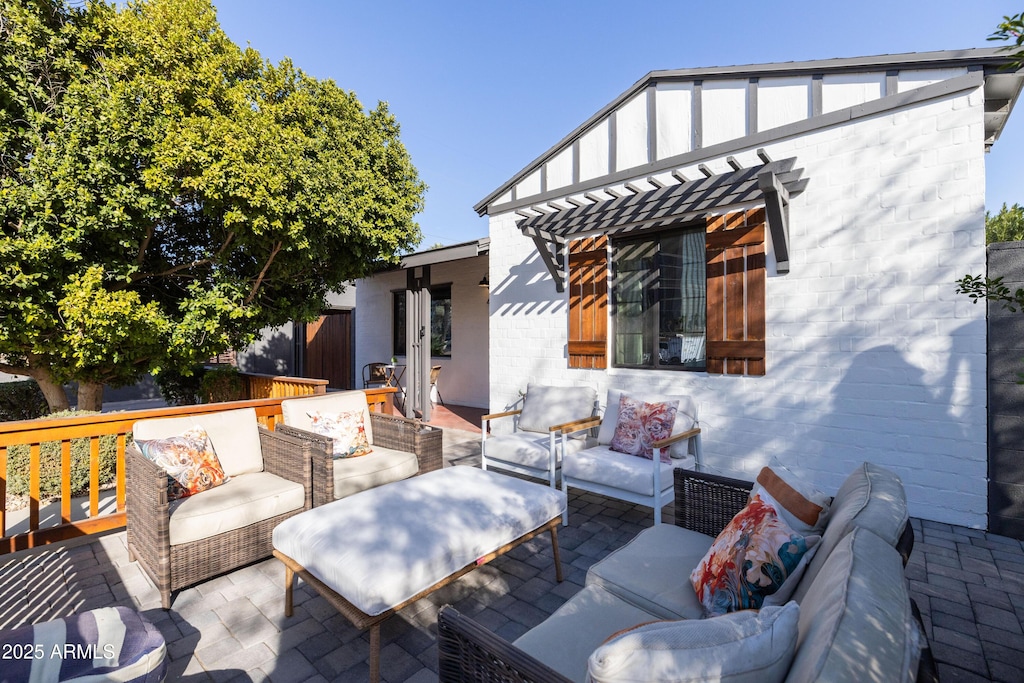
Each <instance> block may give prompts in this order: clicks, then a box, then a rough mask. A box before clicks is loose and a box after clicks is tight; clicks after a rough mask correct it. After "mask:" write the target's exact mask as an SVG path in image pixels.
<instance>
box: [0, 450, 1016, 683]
mask: <svg viewBox="0 0 1024 683" xmlns="http://www.w3.org/2000/svg"><path fill="white" fill-rule="evenodd" d="M478 438H479V437H478V436H475V435H470V437H466V438H462V439H458V438H455V437H449V435H448V434H447V433H446V443H445V459H446V463H448V464H455V463H462V464H472V463H473V462H474V460H475V459H476V458H475V455H476V454H475V453H474V450H473V446H474V442H475V440H476V439H478ZM476 443H478V442H476ZM478 451H479V449H478V448H477V451H476V453H478ZM569 504H570V511H571V512H570V525H569V527H568V528H562V529H561V530H560V531H559V546H560V548H561V551H562V562H563V565H564V569H565V581H564V582H563V583H561V584H559V583H556V581H555V577H554V569H553V567H552V564H553V559H552V555H551V544H550V539H549V537H547V536H543V537H539V538H537V539H534V540H532V541H530V542H528V543H526V544H523V545H522V546H520V547H518V548H516V549H515V550H513V551H512V552H510V553H508V554H507V555H505V556H503V557H500V558H498V559H497V560H495V561H493V562H491V563H490V564H488V565H485V566H483V567H480V568H479V569H477V570H476V571H473V572H471V573H470V574H467V575H466V576H465V577H463V578H462V579H460V580H459V581H457V582H455V583H453V584H451V585H450V586H448V587H446V588H444V589H442V590H440V591H438V592H436V593H434V594H433V595H431V596H429V597H427V598H424V599H423V600H420V601H419V602H417V603H415V604H414V605H411V606H410V607H408V608H406V609H404V610H402V612H400V613H399V614H397V615H395V616H393V617H392V618H391V619H389V620H388V621H387V622H385V624H384V626H383V627H382V633H381V636H382V644H383V647H382V651H381V659H382V665H381V673H382V677H383V679H384V680H385V681H389V682H397V681H413V682H416V683H419V682H425V681H432V680H436V678H437V677H436V674H435V672H436V669H437V650H436V645H435V639H434V630H435V624H436V618H437V611H438V609H439V608H440V606H441V605H444V604H446V603H450V604H453V605H455V606H456V607H457V608H458V609H459V610H460V611H461V612H463V613H465V614H469V615H472V616H473V617H474V618H475V619H476V620H477V621H478V622H480V623H481V624H482V625H484V626H485V627H487V628H489V629H491V630H493V631H495V632H497V633H498V634H500V635H502V636H503V637H505V638H506V639H508V640H513V639H515V638H517V637H518V636H520V635H521V634H522V633H524V632H526V631H527V630H529V629H530V628H532V627H533V626H535V625H536V624H538V623H540V622H541V621H543V620H544V619H545V618H546V617H547V616H548V615H549V614H551V613H552V612H553V611H555V610H556V609H557V608H558V607H559V606H560V605H561V604H562V603H564V602H565V601H566V600H567V599H569V598H570V597H572V595H574V594H575V593H576V591H578V590H580V589H581V588H582V587H583V583H584V580H585V577H586V572H587V569H588V568H589V567H590V566H591V565H592V564H593V563H594V562H596V561H598V560H599V559H601V558H602V557H604V556H605V555H607V554H608V553H609V552H611V551H612V550H614V549H615V548H618V547H619V546H621V545H623V544H624V543H626V542H627V541H628V540H629V539H631V538H633V536H635V535H636V534H637V533H638V532H639V531H640V530H641V529H642V528H644V527H647V526H650V525H651V524H652V523H653V517H652V515H651V512H650V510H649V509H648V508H643V507H639V506H634V505H630V504H626V503H622V502H619V501H613V500H609V499H606V498H603V497H601V496H597V495H594V494H586V493H580V492H576V493H572V495H571V496H570V501H569ZM665 515H666V518H667V520H666V521H669V522H670V521H671V519H672V517H671V509H670V508H668V507H667V508H665ZM913 525H914V531H915V535H916V538H917V543H916V545H915V548H914V554H913V557H912V558H911V561H910V564H909V565H908V567H907V578H908V579H909V581H910V587H911V592H912V593H913V595H914V598H915V599H916V601H917V602H918V604H919V606H920V607H921V610H922V613H923V616H924V622H925V628H926V631H927V633H928V637H929V640H930V641H931V643H932V647H933V652H934V655H935V658H936V660H937V662H938V666H939V673H940V676H941V678H942V680H943V681H944V682H946V683H948V682H950V681H1006V682H1009V681H1022V680H1024V671H1022V667H1021V663H1022V662H1024V631H1022V624H1024V548H1022V545H1021V542H1020V541H1016V540H1012V539H1008V538H1004V537H1000V536H995V535H992V534H987V533H984V532H981V531H976V530H973V529H965V528H963V527H954V526H950V525H946V524H938V523H934V522H928V521H924V522H922V521H921V520H916V519H915V520H913ZM283 577H284V571H283V569H282V567H281V565H280V563H279V562H277V560H274V559H269V560H265V561H263V562H260V563H257V564H255V565H251V566H249V567H246V568H244V569H240V570H238V571H235V572H232V573H230V574H227V575H225V576H221V577H218V578H216V579H213V580H210V581H206V582H204V583H202V584H200V585H198V586H195V587H193V588H189V589H186V590H184V591H181V592H180V593H179V594H178V595H177V597H176V599H175V601H174V604H173V606H172V609H171V610H170V611H166V612H165V611H164V610H162V609H160V604H159V602H160V601H159V595H158V593H157V591H156V589H155V588H153V586H152V585H151V584H150V582H149V580H148V578H147V577H146V576H145V575H143V573H142V572H141V570H140V569H139V567H138V565H137V564H135V563H131V562H129V561H128V553H127V550H126V546H125V536H124V533H123V532H121V533H117V534H113V535H109V536H104V537H102V538H98V539H95V540H93V541H92V542H89V543H85V544H82V545H78V546H61V547H53V548H48V549H44V550H42V551H36V552H33V553H31V554H29V555H24V554H22V555H15V556H10V557H7V558H0V628H9V627H12V626H17V625H21V624H26V623H36V622H39V621H44V620H46V619H50V618H53V617H58V616H66V615H68V614H71V613H74V612H78V611H82V610H86V609H92V608H95V607H101V606H107V605H126V606H130V607H134V608H136V609H139V610H141V611H142V612H143V613H144V614H145V615H146V616H147V617H148V618H149V619H150V620H152V621H153V622H154V623H155V624H156V625H157V626H158V627H159V629H160V631H161V632H162V633H163V635H164V637H165V638H166V640H167V643H168V654H169V658H170V675H169V676H168V681H179V680H180V681H188V682H195V683H198V682H199V681H266V680H269V681H275V682H284V681H348V680H351V681H365V680H367V678H368V675H369V669H368V666H367V663H366V661H367V656H368V654H369V637H368V634H367V633H365V632H361V631H359V630H357V629H356V628H354V627H353V626H352V625H351V624H349V623H348V621H347V620H346V619H345V618H344V617H342V616H340V615H339V614H338V613H337V612H336V611H335V610H334V609H333V608H332V607H330V606H329V605H328V604H327V603H326V602H325V601H324V600H323V599H322V598H320V597H319V596H317V595H316V594H315V593H314V592H313V591H311V590H309V589H308V588H307V587H305V586H304V585H302V586H300V587H299V588H298V589H297V590H296V593H295V603H296V606H295V614H294V616H292V617H290V618H286V617H285V616H284V591H283V584H284V578H283Z"/></svg>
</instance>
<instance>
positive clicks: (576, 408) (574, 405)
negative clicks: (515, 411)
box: [519, 384, 597, 434]
mask: <svg viewBox="0 0 1024 683" xmlns="http://www.w3.org/2000/svg"><path fill="white" fill-rule="evenodd" d="M596 401H597V392H595V391H594V390H593V389H591V388H590V387H550V386H545V385H543V384H530V385H528V386H527V387H526V398H525V399H524V400H523V412H522V413H520V415H519V429H520V430H521V431H524V432H543V433H544V434H547V433H548V428H549V427H552V426H554V425H559V424H565V423H566V422H572V421H573V420H582V419H584V418H587V417H590V416H591V415H593V414H594V403H595V402H596Z"/></svg>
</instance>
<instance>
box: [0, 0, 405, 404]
mask: <svg viewBox="0 0 1024 683" xmlns="http://www.w3.org/2000/svg"><path fill="white" fill-rule="evenodd" d="M424 192H425V186H424V185H423V183H422V182H421V181H420V180H419V178H418V175H417V173H416V170H415V168H414V167H413V166H412V163H411V161H410V159H409V155H408V153H407V151H406V149H405V148H404V146H403V145H402V144H401V141H400V139H399V126H398V123H397V122H396V120H395V118H394V117H393V116H392V115H391V114H390V113H389V111H388V108H387V105H386V104H383V103H380V104H378V105H377V107H376V108H374V109H372V110H365V109H364V108H363V106H362V105H361V104H360V102H359V100H358V99H357V98H356V96H355V94H354V93H352V92H348V91H345V90H343V89H341V88H339V87H338V86H337V85H336V84H335V83H334V82H333V81H330V80H317V79H314V78H311V77H309V76H307V75H306V74H304V73H303V72H302V71H301V70H299V69H297V68H296V67H295V66H294V65H293V64H292V63H291V62H289V61H288V60H284V61H283V62H281V63H280V64H271V63H269V62H265V61H264V60H262V59H261V57H260V55H259V54H258V53H257V52H256V51H255V50H253V49H252V48H246V49H242V48H240V47H238V46H237V45H235V44H234V43H232V42H231V41H230V40H229V39H228V37H227V36H226V35H225V34H224V32H223V31H222V30H221V28H220V26H219V25H218V23H217V18H216V12H215V10H214V8H213V6H212V5H211V4H210V2H209V0H129V2H127V3H120V4H108V3H105V2H102V1H98V0H90V1H89V2H87V3H86V4H85V5H84V6H78V5H77V3H76V4H75V5H72V4H69V3H68V2H65V1H64V0H0V231H2V234H0V371H5V372H10V373H15V374H20V375H27V376H29V377H32V378H34V379H35V380H36V381H37V382H38V384H39V386H40V388H41V389H42V391H43V393H44V395H45V396H46V399H47V402H48V404H49V406H50V408H51V410H60V409H63V408H66V407H67V400H66V398H65V396H64V392H63V390H62V385H63V383H65V382H67V381H70V380H77V381H78V383H79V408H82V409H98V408H99V406H100V404H101V401H102V387H103V385H112V386H118V385H124V384H128V383H131V382H133V381H136V379H137V378H138V377H139V376H140V375H142V374H143V373H145V372H147V371H153V372H157V373H158V372H159V371H160V370H161V369H162V368H190V367H192V366H193V365H194V364H195V363H197V362H202V361H204V360H205V359H207V358H210V357H211V356H213V355H216V354H217V353H221V352H223V351H225V350H226V349H228V348H231V347H240V346H244V345H246V344H247V343H249V342H250V341H251V339H252V338H253V337H254V335H255V333H256V332H257V331H258V330H259V329H261V328H263V327H266V326H272V325H281V324H284V323H286V322H287V321H289V320H310V319H313V318H314V317H315V316H316V315H317V314H318V313H319V311H320V310H321V309H322V307H323V305H324V298H325V296H326V294H327V293H328V292H329V291H331V290H337V289H340V288H341V287H342V283H343V282H345V281H348V280H352V279H355V278H359V277H363V276H365V275H367V274H369V273H370V272H372V271H373V270H374V269H375V268H377V267H379V266H380V265H381V264H383V263H395V262H397V258H398V257H397V254H399V253H402V252H406V251H409V250H411V249H413V248H414V247H415V246H416V244H418V243H419V241H420V233H419V228H418V226H417V225H416V223H415V222H414V221H413V216H414V215H415V214H416V213H417V212H418V211H420V210H421V209H422V202H423V194H424ZM186 371H187V370H186Z"/></svg>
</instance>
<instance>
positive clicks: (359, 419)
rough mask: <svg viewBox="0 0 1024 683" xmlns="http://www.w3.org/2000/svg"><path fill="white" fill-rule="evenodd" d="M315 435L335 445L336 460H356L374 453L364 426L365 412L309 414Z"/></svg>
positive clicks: (347, 411)
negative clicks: (326, 438)
mask: <svg viewBox="0 0 1024 683" xmlns="http://www.w3.org/2000/svg"><path fill="white" fill-rule="evenodd" d="M309 419H310V421H311V424H312V428H313V433H314V434H319V435H321V436H326V437H328V438H330V439H331V440H332V443H333V444H334V457H335V458H355V457H358V456H360V455H366V454H368V453H372V452H373V449H372V448H370V442H369V440H368V439H367V438H366V425H364V424H363V411H361V410H343V411H341V412H340V413H333V414H327V415H325V414H323V413H321V412H315V413H309Z"/></svg>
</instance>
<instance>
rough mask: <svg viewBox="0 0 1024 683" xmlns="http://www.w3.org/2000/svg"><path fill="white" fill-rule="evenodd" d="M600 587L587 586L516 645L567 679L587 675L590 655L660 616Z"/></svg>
mask: <svg viewBox="0 0 1024 683" xmlns="http://www.w3.org/2000/svg"><path fill="white" fill-rule="evenodd" d="M657 618H658V617H656V616H655V615H653V614H650V613H649V612H646V611H644V610H642V609H640V608H639V607H637V606H635V605H631V604H630V603H628V602H626V601H625V600H623V599H622V598H620V597H618V596H617V595H615V594H613V593H609V592H608V591H606V590H604V589H603V588H601V587H600V586H587V587H586V588H584V589H583V590H581V591H580V592H578V593H577V594H576V595H574V596H573V597H572V598H571V599H570V600H569V601H568V602H566V603H565V604H564V605H562V606H561V607H559V608H558V609H557V610H555V612H554V614H552V615H551V616H550V617H548V618H547V619H546V620H544V621H543V622H541V623H540V624H539V625H537V626H535V627H534V628H532V629H530V630H529V631H527V632H526V633H524V634H523V635H522V636H520V637H519V639H518V640H516V641H515V643H514V645H515V646H516V647H518V648H519V649H520V650H522V651H523V652H525V653H527V654H528V655H530V656H531V657H534V658H535V659H538V660H540V661H541V662H543V663H545V664H547V665H548V666H550V667H551V668H552V669H554V670H555V671H557V672H558V673H560V674H562V675H563V676H566V677H567V678H569V679H571V680H573V681H578V682H579V683H582V682H583V681H585V680H586V678H587V658H588V657H589V656H590V653H592V652H593V651H594V650H595V649H597V647H598V646H600V645H601V643H603V642H604V641H605V640H607V639H608V638H609V637H610V636H612V635H614V634H615V633H617V632H619V631H621V630H622V629H626V628H630V627H632V626H636V625H637V624H642V623H646V622H649V621H652V620H655V619H657Z"/></svg>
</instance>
